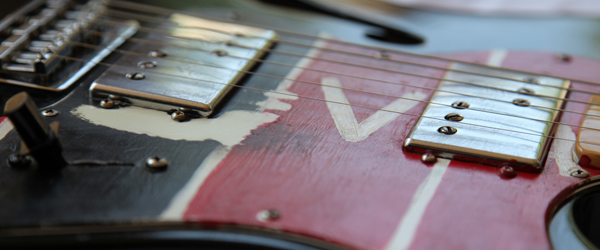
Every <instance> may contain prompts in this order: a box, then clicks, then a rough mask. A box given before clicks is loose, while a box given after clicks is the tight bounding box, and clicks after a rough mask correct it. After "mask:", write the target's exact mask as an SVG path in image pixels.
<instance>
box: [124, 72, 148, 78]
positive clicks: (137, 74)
mask: <svg viewBox="0 0 600 250" xmlns="http://www.w3.org/2000/svg"><path fill="white" fill-rule="evenodd" d="M125 77H127V78H128V79H131V80H142V79H144V78H146V76H145V75H144V74H143V73H138V72H133V73H127V74H126V75H125Z"/></svg>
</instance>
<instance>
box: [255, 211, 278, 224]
mask: <svg viewBox="0 0 600 250" xmlns="http://www.w3.org/2000/svg"><path fill="white" fill-rule="evenodd" d="M279 218H281V213H279V211H277V210H275V209H267V210H262V211H260V212H258V213H257V214H256V219H257V220H259V221H274V220H277V219H279Z"/></svg>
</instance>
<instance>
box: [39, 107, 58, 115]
mask: <svg viewBox="0 0 600 250" xmlns="http://www.w3.org/2000/svg"><path fill="white" fill-rule="evenodd" d="M42 115H43V116H45V117H54V116H57V115H58V111H56V110H54V109H45V110H44V111H42Z"/></svg>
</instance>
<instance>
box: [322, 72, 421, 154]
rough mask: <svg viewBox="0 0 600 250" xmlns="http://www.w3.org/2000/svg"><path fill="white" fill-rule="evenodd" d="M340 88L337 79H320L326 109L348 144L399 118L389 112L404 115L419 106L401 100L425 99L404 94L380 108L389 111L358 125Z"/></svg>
mask: <svg viewBox="0 0 600 250" xmlns="http://www.w3.org/2000/svg"><path fill="white" fill-rule="evenodd" d="M341 87H342V84H341V83H340V81H339V80H338V79H337V78H332V77H326V78H323V79H321V88H322V89H323V93H324V94H325V100H327V108H328V109H329V112H331V116H332V117H333V120H334V121H335V126H336V127H337V129H338V131H339V132H340V135H341V136H342V138H344V140H346V141H349V142H359V141H362V140H364V139H367V137H369V135H371V134H372V133H374V132H375V131H377V130H379V129H380V128H381V127H383V126H385V125H387V124H388V123H390V122H391V121H393V120H394V119H396V118H397V117H398V116H400V114H399V113H394V112H389V111H395V112H400V113H404V112H406V111H408V110H410V109H411V108H413V107H414V106H416V105H417V104H419V102H418V101H412V100H406V99H403V98H408V99H413V100H424V99H425V98H427V95H426V94H424V93H422V92H410V93H406V94H404V95H402V98H399V99H397V100H395V101H393V102H392V103H390V104H388V105H387V106H385V107H383V108H382V109H383V110H389V111H383V110H378V111H377V112H375V114H372V115H371V116H369V117H368V118H367V119H365V120H364V121H362V122H361V123H360V124H359V123H358V121H356V117H355V116H354V112H353V111H352V107H351V106H350V105H349V104H350V102H349V101H348V98H346V95H345V94H344V91H343V89H341Z"/></svg>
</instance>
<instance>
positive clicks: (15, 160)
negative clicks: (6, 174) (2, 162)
mask: <svg viewBox="0 0 600 250" xmlns="http://www.w3.org/2000/svg"><path fill="white" fill-rule="evenodd" d="M6 161H7V162H8V165H9V166H10V167H13V168H23V167H27V166H30V165H31V163H32V161H31V157H30V156H29V155H25V156H20V155H18V154H11V155H9V156H8V159H7V160H6Z"/></svg>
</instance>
